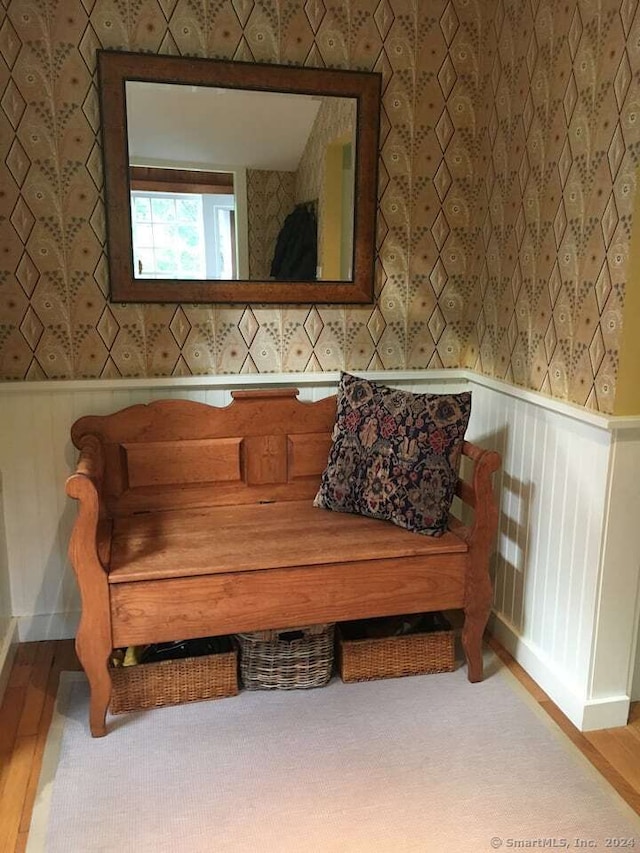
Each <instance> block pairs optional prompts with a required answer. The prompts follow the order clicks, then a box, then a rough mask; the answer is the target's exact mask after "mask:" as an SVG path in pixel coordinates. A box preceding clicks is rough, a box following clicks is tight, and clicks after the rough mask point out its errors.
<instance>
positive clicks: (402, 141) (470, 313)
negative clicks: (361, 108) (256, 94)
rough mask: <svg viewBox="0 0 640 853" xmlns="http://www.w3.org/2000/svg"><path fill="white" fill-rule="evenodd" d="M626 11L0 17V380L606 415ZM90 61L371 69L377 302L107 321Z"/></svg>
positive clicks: (8, 7) (499, 0)
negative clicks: (398, 399) (343, 372)
mask: <svg viewBox="0 0 640 853" xmlns="http://www.w3.org/2000/svg"><path fill="white" fill-rule="evenodd" d="M637 5H638V0H616V2H613V0H566V2H563V3H560V2H553V0H451V2H445V0H430V2H421V0H305V2H303V0H0V158H1V161H2V163H3V164H4V166H3V168H2V170H0V378H2V379H15V380H23V379H58V378H81V377H114V376H155V375H158V376H166V375H178V376H179V375H188V374H196V373H201V374H203V373H237V372H241V371H242V372H273V371H278V372H279V371H303V370H307V371H316V370H334V369H336V368H350V369H352V370H358V369H365V368H370V369H392V368H423V367H440V366H445V367H449V366H451V367H454V366H468V367H475V368H476V369H479V370H481V371H483V372H484V373H487V374H490V375H494V376H498V377H502V378H506V379H507V380H509V381H512V382H515V383H517V384H521V385H523V386H525V387H529V388H534V389H541V390H543V391H546V392H548V393H551V394H553V395H554V396H557V397H560V398H562V399H568V400H572V401H575V402H578V403H581V404H585V405H588V406H590V407H593V408H597V409H600V410H602V411H611V409H612V406H613V396H614V392H615V380H616V369H617V353H618V348H619V340H620V330H621V318H622V308H623V303H624V285H625V269H626V262H627V254H628V247H629V234H630V229H631V209H632V198H633V194H634V190H635V166H636V163H637V160H638V157H639V156H640V132H639V127H640V120H637V117H638V107H639V92H640V87H639V86H638V81H639V74H640V16H639V15H638V12H637ZM101 46H102V47H109V48H123V49H127V50H145V51H151V52H159V53H182V54H197V55H202V56H211V57H221V58H233V59H239V60H249V61H251V60H255V61H261V62H264V61H267V62H269V61H276V62H284V63H291V64H304V65H309V66H324V65H328V66H336V67H346V68H365V69H374V70H378V71H381V72H382V74H383V80H384V82H383V89H384V94H383V103H382V112H381V116H382V132H381V157H380V183H379V222H378V262H377V266H376V301H375V304H374V305H372V306H365V307H356V308H352V307H348V306H347V307H333V306H295V307H287V306H283V307H281V308H280V307H261V306H244V305H230V306H194V305H186V304H185V305H181V306H136V305H129V306H121V305H111V304H109V303H108V300H107V293H108V266H107V262H106V257H105V250H104V241H105V225H104V209H103V199H102V174H101V159H100V148H99V145H100V142H99V114H98V100H97V91H96V73H95V65H96V56H95V52H96V49H97V48H98V47H101Z"/></svg>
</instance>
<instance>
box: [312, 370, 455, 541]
mask: <svg viewBox="0 0 640 853" xmlns="http://www.w3.org/2000/svg"><path fill="white" fill-rule="evenodd" d="M470 413H471V394H470V393H469V392H464V393H461V394H413V393H411V392H409V391H398V390H396V389H394V388H388V387H386V386H385V385H380V384H378V383H376V382H370V381H369V380H367V379H360V378H358V377H356V376H352V375H351V374H349V373H343V374H342V376H341V379H340V385H339V387H338V409H337V414H336V422H335V426H334V429H333V436H332V438H333V445H332V447H331V450H330V452H329V459H328V462H327V467H326V469H325V471H324V473H323V475H322V481H321V483H320V490H319V491H318V494H317V495H316V497H315V500H314V505H315V506H319V507H324V508H325V509H331V510H336V511H337V512H353V513H359V514H360V515H368V516H371V517H372V518H382V519H386V520H387V521H392V522H393V523H394V524H397V525H398V526H399V527H405V528H407V530H415V531H418V532H420V533H428V534H430V535H432V536H440V535H441V534H442V533H443V532H444V531H445V529H446V527H447V520H448V516H449V510H450V508H451V502H452V501H453V497H454V493H455V488H456V483H457V479H458V464H459V461H460V453H461V452H462V442H463V438H464V433H465V430H466V428H467V424H468V422H469V415H470Z"/></svg>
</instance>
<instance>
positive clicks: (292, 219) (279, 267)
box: [271, 203, 318, 281]
mask: <svg viewBox="0 0 640 853" xmlns="http://www.w3.org/2000/svg"><path fill="white" fill-rule="evenodd" d="M317 263H318V226H317V223H316V217H315V213H314V211H313V205H312V204H311V203H304V204H297V205H296V206H295V208H294V209H293V211H292V212H291V213H290V214H289V215H288V216H287V218H286V219H285V221H284V223H283V225H282V228H281V229H280V233H279V234H278V239H277V241H276V248H275V252H274V254H273V261H272V263H271V277H272V278H276V279H279V280H280V281H283V280H287V279H290V280H294V281H296V280H300V281H314V280H315V278H316V266H317Z"/></svg>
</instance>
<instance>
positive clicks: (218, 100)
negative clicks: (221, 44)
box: [98, 50, 381, 303]
mask: <svg viewBox="0 0 640 853" xmlns="http://www.w3.org/2000/svg"><path fill="white" fill-rule="evenodd" d="M98 70H99V86H100V109H101V119H102V140H103V159H104V169H105V190H106V212H107V241H108V242H107V250H108V258H109V276H110V288H111V299H112V301H114V302H265V303H269V302H271V303H274V302H275V303H314V302H315V303H367V302H371V301H372V300H373V268H374V257H375V216H376V207H377V165H378V134H379V109H380V107H379V104H380V81H381V77H380V75H379V74H377V73H372V72H363V71H339V70H333V69H314V68H300V67H296V66H282V65H260V64H253V63H245V62H227V61H222V60H210V59H199V58H186V57H175V56H156V55H153V54H137V53H127V52H121V51H110V50H102V51H99V52H98Z"/></svg>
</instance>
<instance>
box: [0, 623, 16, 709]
mask: <svg viewBox="0 0 640 853" xmlns="http://www.w3.org/2000/svg"><path fill="white" fill-rule="evenodd" d="M17 648H18V620H17V619H14V618H13V617H12V616H9V617H7V618H6V619H2V620H0V702H2V697H3V696H4V691H5V690H6V687H7V682H8V681H9V673H10V672H11V666H12V664H13V658H14V657H15V653H16V649H17Z"/></svg>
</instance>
